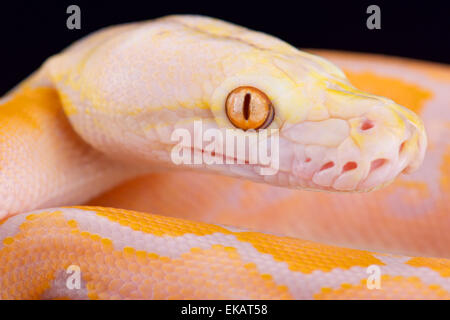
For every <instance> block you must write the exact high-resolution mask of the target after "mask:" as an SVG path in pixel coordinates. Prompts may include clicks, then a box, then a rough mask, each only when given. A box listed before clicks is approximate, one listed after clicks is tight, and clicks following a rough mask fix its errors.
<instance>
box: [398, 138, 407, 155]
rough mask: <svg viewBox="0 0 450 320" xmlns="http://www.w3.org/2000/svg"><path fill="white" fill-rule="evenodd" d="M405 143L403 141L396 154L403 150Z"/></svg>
mask: <svg viewBox="0 0 450 320" xmlns="http://www.w3.org/2000/svg"><path fill="white" fill-rule="evenodd" d="M405 145H406V141H403V142H402V144H401V145H400V147H399V148H398V153H399V154H401V153H402V151H403V150H404V149H405Z"/></svg>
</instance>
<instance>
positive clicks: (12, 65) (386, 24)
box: [0, 0, 450, 95]
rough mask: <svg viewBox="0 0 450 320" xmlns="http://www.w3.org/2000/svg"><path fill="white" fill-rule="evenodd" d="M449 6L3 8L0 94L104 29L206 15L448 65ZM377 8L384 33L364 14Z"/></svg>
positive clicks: (170, 2) (304, 39)
mask: <svg viewBox="0 0 450 320" xmlns="http://www.w3.org/2000/svg"><path fill="white" fill-rule="evenodd" d="M448 2H450V1H420V2H412V1H389V2H388V1H323V0H306V1H305V0H293V1H285V0H273V1H264V0H261V1H244V0H241V1H236V0H210V1H194V0H192V1H175V0H151V1H134V0H126V1H117V2H114V1H77V0H72V1H64V0H60V1H57V2H56V1H55V2H46V1H26V2H20V1H8V2H6V1H2V3H1V5H0V35H1V39H0V43H1V50H0V52H1V53H0V58H1V59H0V71H1V76H0V95H1V94H3V93H5V92H6V91H7V90H8V89H10V88H11V87H13V86H14V85H15V84H17V83H18V82H19V81H21V80H22V79H24V78H25V77H26V76H27V75H29V74H30V73H31V72H32V71H33V70H35V69H37V68H38V67H39V65H40V64H41V63H42V62H43V61H44V60H45V59H46V58H47V57H48V56H50V55H52V54H54V53H57V52H58V51H60V50H61V49H63V48H64V47H66V46H67V45H69V44H70V43H71V42H73V41H74V40H76V39H79V38H81V37H82V36H84V35H86V34H88V33H90V32H92V31H95V30H97V29H99V28H101V27H105V26H108V25H113V24H118V23H124V22H130V21H138V20H146V19H152V18H155V17H160V16H163V15H167V14H175V13H193V14H203V15H209V16H213V17H217V18H221V19H224V20H228V21H230V22H234V23H237V24H240V25H243V26H246V27H249V28H251V29H255V30H259V31H264V32H267V33H270V34H272V35H275V36H277V37H279V38H281V39H283V40H286V41H287V42H289V43H291V44H292V45H294V46H297V47H300V48H329V49H337V50H347V51H360V52H372V53H382V54H388V55H396V56H403V57H411V58H417V59H423V60H430V61H437V62H444V63H450V35H449V33H450V8H449V6H448V5H446V3H448ZM70 4H77V5H79V6H80V8H81V30H68V29H67V28H66V19H67V17H68V16H69V15H68V14H66V8H67V7H68V6H69V5H70ZM371 4H376V5H378V6H380V8H381V30H369V29H367V27H366V19H367V17H368V16H369V14H367V13H366V9H367V7H368V6H369V5H371Z"/></svg>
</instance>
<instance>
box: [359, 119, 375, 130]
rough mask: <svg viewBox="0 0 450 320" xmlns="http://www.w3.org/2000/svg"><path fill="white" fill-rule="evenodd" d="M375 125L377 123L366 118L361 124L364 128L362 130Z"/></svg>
mask: <svg viewBox="0 0 450 320" xmlns="http://www.w3.org/2000/svg"><path fill="white" fill-rule="evenodd" d="M374 126H375V125H374V124H373V122H372V121H370V120H368V119H366V120H364V121H363V123H362V124H361V130H362V131H366V130H369V129H372V128H373V127H374Z"/></svg>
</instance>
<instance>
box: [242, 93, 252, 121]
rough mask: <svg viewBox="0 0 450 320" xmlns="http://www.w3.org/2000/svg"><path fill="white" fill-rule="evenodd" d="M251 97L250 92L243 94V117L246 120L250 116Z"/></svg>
mask: <svg viewBox="0 0 450 320" xmlns="http://www.w3.org/2000/svg"><path fill="white" fill-rule="evenodd" d="M251 99H252V95H251V94H250V93H247V94H245V97H244V109H243V113H244V119H245V120H248V118H250V100H251Z"/></svg>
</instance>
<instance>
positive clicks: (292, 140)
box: [280, 101, 427, 192]
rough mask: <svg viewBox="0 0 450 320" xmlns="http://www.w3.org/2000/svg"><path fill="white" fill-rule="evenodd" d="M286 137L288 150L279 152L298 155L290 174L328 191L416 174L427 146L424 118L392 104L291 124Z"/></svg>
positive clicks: (370, 186) (371, 185) (349, 189)
mask: <svg viewBox="0 0 450 320" xmlns="http://www.w3.org/2000/svg"><path fill="white" fill-rule="evenodd" d="M281 135H282V137H284V138H285V140H286V141H285V142H284V144H288V146H284V144H283V143H282V144H280V149H283V150H286V149H287V150H289V152H288V153H289V154H293V155H291V156H290V157H287V158H288V159H294V161H293V162H292V163H293V164H292V170H291V174H292V175H293V176H294V177H295V179H297V181H299V183H298V184H299V185H302V186H306V187H307V188H309V189H316V190H329V191H344V192H352V191H353V192H355V191H356V192H359V191H369V190H373V189H376V188H379V187H382V186H384V185H386V184H388V183H389V182H391V181H392V180H393V179H395V177H397V176H398V175H399V174H400V173H402V172H403V173H409V172H412V171H414V170H416V169H417V168H418V167H419V166H420V164H421V163H422V161H423V158H424V154H425V149H426V145H427V139H426V135H425V130H424V127H423V124H422V121H421V120H420V118H419V117H418V116H417V115H415V114H414V113H413V112H411V111H409V110H407V109H406V108H404V107H401V106H399V105H397V104H395V103H394V102H392V101H388V102H386V103H377V104H373V105H371V106H370V108H368V109H366V110H364V112H361V113H360V114H359V115H355V116H352V117H349V118H348V119H338V118H331V119H328V120H324V121H305V122H302V123H297V124H287V125H285V126H284V127H283V129H282V132H281ZM280 151H281V152H282V153H283V151H282V150H280ZM286 152H287V151H286ZM289 161H290V160H289ZM281 163H282V164H283V161H281Z"/></svg>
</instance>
